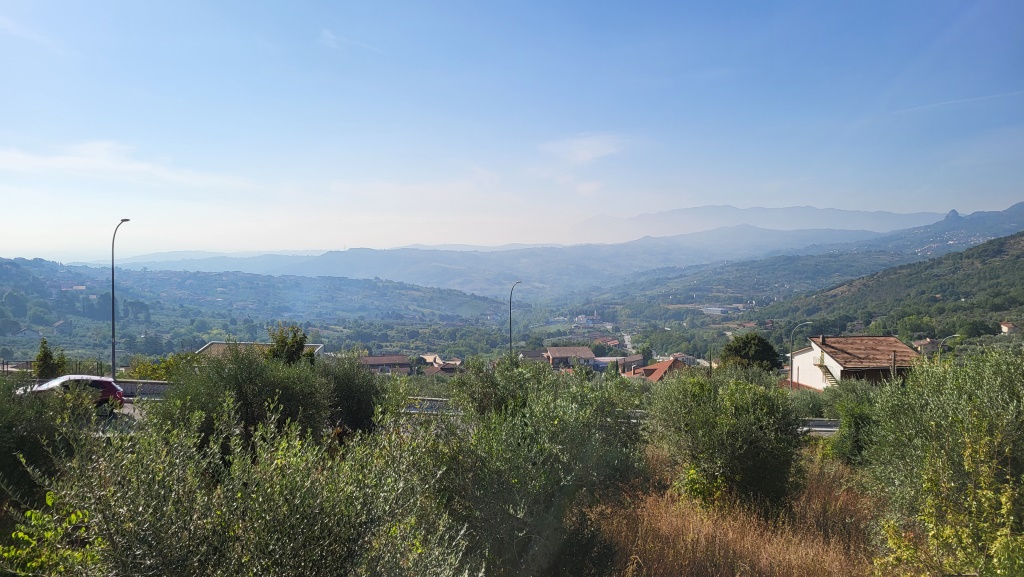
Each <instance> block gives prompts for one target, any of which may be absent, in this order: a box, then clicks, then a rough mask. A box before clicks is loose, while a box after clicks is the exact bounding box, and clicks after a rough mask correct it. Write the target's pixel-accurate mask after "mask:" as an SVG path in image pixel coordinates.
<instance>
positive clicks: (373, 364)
mask: <svg viewBox="0 0 1024 577" xmlns="http://www.w3.org/2000/svg"><path fill="white" fill-rule="evenodd" d="M359 363H360V364H362V365H363V366H365V367H366V368H367V369H369V370H370V372H372V373H378V374H382V375H391V374H397V375H408V374H409V373H410V372H412V363H410V362H409V357H407V356H405V355H383V356H377V357H359Z"/></svg>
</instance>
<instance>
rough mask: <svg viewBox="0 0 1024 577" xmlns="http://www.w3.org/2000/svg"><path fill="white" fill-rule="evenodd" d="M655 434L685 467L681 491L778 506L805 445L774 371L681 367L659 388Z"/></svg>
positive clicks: (655, 402) (653, 407)
mask: <svg viewBox="0 0 1024 577" xmlns="http://www.w3.org/2000/svg"><path fill="white" fill-rule="evenodd" d="M650 423H651V435H652V439H653V440H654V442H656V443H659V444H661V445H663V446H664V447H665V448H666V449H667V450H668V452H669V454H670V455H672V457H673V458H674V460H675V461H676V462H677V463H678V464H679V465H681V469H682V471H683V473H682V477H681V478H680V479H679V480H678V482H677V485H678V486H679V488H680V489H681V490H683V491H685V492H687V493H689V494H691V495H693V496H696V497H698V498H702V499H706V500H715V499H717V498H719V497H720V496H722V495H724V494H734V495H736V496H738V497H740V498H742V499H745V500H747V501H748V502H753V503H757V504H765V505H774V504H778V503H781V502H782V501H784V500H785V498H786V497H787V496H788V494H789V491H790V487H791V483H790V479H791V476H792V473H793V472H794V469H795V467H796V466H797V462H798V450H799V448H800V446H801V436H802V435H801V432H800V420H799V418H798V416H797V413H796V411H795V410H794V407H793V405H792V401H791V399H790V396H789V394H788V392H787V391H785V390H783V389H780V388H778V387H777V386H775V384H774V378H772V376H771V375H770V374H767V373H763V372H762V373H755V372H753V371H750V370H745V371H734V370H730V369H726V370H721V371H716V372H715V373H714V374H713V375H711V376H708V374H707V373H706V372H704V371H696V370H689V371H679V372H677V373H675V374H673V375H671V376H670V377H669V378H668V379H666V380H663V381H661V382H660V383H659V384H658V386H657V387H655V388H654V390H653V393H652V399H651V409H650Z"/></svg>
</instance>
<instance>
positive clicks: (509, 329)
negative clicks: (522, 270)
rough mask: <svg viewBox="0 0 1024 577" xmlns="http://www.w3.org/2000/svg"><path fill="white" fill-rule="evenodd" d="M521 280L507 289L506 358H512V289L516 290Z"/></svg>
mask: <svg viewBox="0 0 1024 577" xmlns="http://www.w3.org/2000/svg"><path fill="white" fill-rule="evenodd" d="M521 282H523V281H521V280H517V281H516V282H515V283H513V284H512V289H511V290H509V291H508V358H509V359H510V360H511V359H512V291H514V290H516V285H517V284H519V283H521Z"/></svg>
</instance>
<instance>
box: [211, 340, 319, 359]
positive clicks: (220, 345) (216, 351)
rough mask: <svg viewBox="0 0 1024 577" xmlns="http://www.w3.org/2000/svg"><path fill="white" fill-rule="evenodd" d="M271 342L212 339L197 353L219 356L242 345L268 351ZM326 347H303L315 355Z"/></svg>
mask: <svg viewBox="0 0 1024 577" xmlns="http://www.w3.org/2000/svg"><path fill="white" fill-rule="evenodd" d="M270 346H271V345H270V343H229V342H225V341H210V342H208V343H206V344H205V345H203V348H201V349H199V350H198V351H196V354H197V355H208V356H211V357H219V356H221V355H223V354H224V353H226V352H227V351H228V350H229V349H230V348H232V347H242V348H246V349H256V350H259V351H261V352H262V351H266V350H267V349H269V348H270ZM323 348H324V346H323V345H317V344H306V346H305V347H304V348H303V352H309V351H312V352H313V354H314V355H318V354H320V351H321V350H322V349H323Z"/></svg>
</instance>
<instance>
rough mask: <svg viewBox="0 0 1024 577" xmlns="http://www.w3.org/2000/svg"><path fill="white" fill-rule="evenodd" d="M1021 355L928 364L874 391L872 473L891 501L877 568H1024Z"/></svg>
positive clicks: (998, 571) (1000, 571)
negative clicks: (885, 550)
mask: <svg viewBox="0 0 1024 577" xmlns="http://www.w3.org/2000/svg"><path fill="white" fill-rule="evenodd" d="M1022 375H1024V355H1022V354H1021V351H1020V350H1017V351H996V352H991V353H988V354H984V355H981V356H978V357H974V358H970V359H967V360H966V362H965V363H964V364H963V365H960V366H958V365H954V364H951V363H945V364H939V363H925V364H922V365H920V366H918V367H916V368H915V370H914V371H912V372H911V374H910V375H909V377H908V379H907V381H906V384H905V386H899V385H895V384H891V385H889V386H887V387H885V388H884V389H883V390H882V391H881V392H880V394H879V396H878V401H877V410H876V421H877V422H876V425H875V431H876V432H875V434H874V435H873V439H874V443H873V444H872V445H871V446H870V448H869V450H868V453H867V454H868V458H869V461H870V465H871V469H870V470H871V472H872V475H873V477H874V479H875V482H876V483H877V485H878V487H879V489H880V490H881V491H882V492H883V493H884V494H885V495H886V496H887V497H888V499H889V502H890V504H891V511H890V519H889V521H888V522H887V523H886V525H885V537H886V540H887V544H888V547H889V552H888V555H886V556H885V557H883V558H881V559H880V560H879V561H878V567H879V571H880V572H881V573H895V572H900V573H903V574H925V573H928V574H937V573H944V574H951V573H952V574H963V573H972V574H978V575H1019V574H1022V573H1024V537H1022V536H1021V531H1022V529H1024V527H1022V523H1021V519H1022V518H1024V383H1022V379H1024V377H1022Z"/></svg>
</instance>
